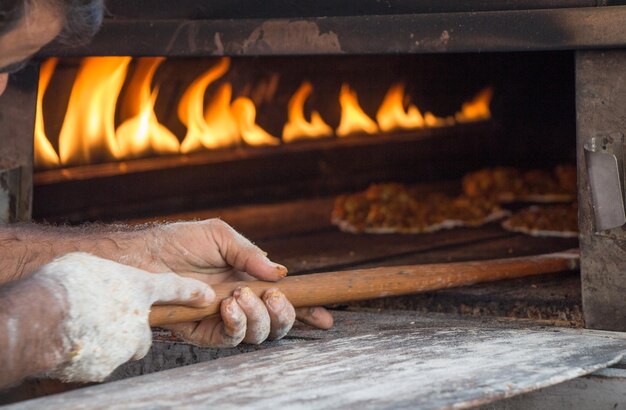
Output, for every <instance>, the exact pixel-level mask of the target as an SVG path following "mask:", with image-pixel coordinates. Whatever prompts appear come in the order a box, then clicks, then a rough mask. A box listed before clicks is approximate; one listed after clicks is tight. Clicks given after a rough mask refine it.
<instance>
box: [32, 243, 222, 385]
mask: <svg viewBox="0 0 626 410" xmlns="http://www.w3.org/2000/svg"><path fill="white" fill-rule="evenodd" d="M31 280H34V281H41V282H42V283H44V284H45V283H50V282H52V283H51V285H55V286H53V287H51V288H55V289H58V290H60V289H63V290H64V291H65V292H59V293H57V294H56V296H57V298H60V299H61V300H64V302H65V303H64V304H65V305H67V307H68V310H67V315H66V317H65V318H64V320H63V324H62V325H61V326H60V328H61V329H62V330H61V331H62V333H63V334H62V335H61V339H62V340H63V347H62V349H63V352H62V356H63V357H65V358H66V360H65V361H64V362H63V364H62V365H61V367H59V368H57V369H55V370H54V371H53V372H52V373H51V376H53V377H58V378H60V379H61V380H63V381H73V382H87V381H101V380H103V379H104V378H105V377H107V376H108V375H109V374H110V373H111V372H112V371H113V370H115V368H117V367H118V366H119V365H120V364H122V363H124V362H126V361H128V360H131V359H134V360H137V359H140V358H142V357H143V356H145V355H146V353H147V352H148V350H149V349H150V346H151V344H152V332H151V330H150V325H149V323H148V315H149V313H150V307H151V306H152V304H153V303H157V302H158V303H173V304H183V305H189V306H196V307H200V306H207V305H208V304H209V303H211V301H212V300H213V299H214V298H215V293H214V292H213V290H212V289H211V288H210V287H209V286H207V285H206V284H205V283H202V282H200V281H197V280H192V279H189V278H182V277H180V276H178V275H176V274H174V273H159V274H154V273H149V272H145V271H142V270H140V269H136V268H133V267H130V266H126V265H121V264H119V263H117V262H113V261H110V260H106V259H101V258H98V257H96V256H93V255H90V254H87V253H70V254H67V255H65V256H63V257H60V258H58V259H56V260H54V261H53V262H51V263H48V264H46V265H43V266H42V267H41V268H39V270H38V271H37V272H35V273H34V275H33V276H32V278H31ZM61 293H62V294H61Z"/></svg>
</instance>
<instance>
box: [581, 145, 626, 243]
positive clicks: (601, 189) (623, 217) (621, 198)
mask: <svg viewBox="0 0 626 410" xmlns="http://www.w3.org/2000/svg"><path fill="white" fill-rule="evenodd" d="M584 149H585V161H586V165H587V175H588V177H589V186H590V188H591V189H590V191H591V204H592V206H593V216H594V218H593V220H594V231H595V232H596V233H603V232H604V233H607V232H606V231H608V230H611V229H615V228H620V227H621V226H623V225H624V224H625V223H626V211H625V206H624V202H625V198H626V196H625V193H624V176H625V175H624V135H623V134H621V133H613V134H610V135H599V136H596V137H592V138H589V139H588V140H587V141H586V142H585V144H584Z"/></svg>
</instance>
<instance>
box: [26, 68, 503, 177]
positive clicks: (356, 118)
mask: <svg viewBox="0 0 626 410" xmlns="http://www.w3.org/2000/svg"><path fill="white" fill-rule="evenodd" d="M164 60H165V59H164V58H162V57H147V58H139V59H137V63H136V64H137V65H136V68H135V70H134V72H133V74H132V77H131V78H130V81H129V85H128V87H127V92H126V93H125V97H124V99H123V100H122V101H121V102H120V104H121V105H120V107H119V109H120V114H121V118H127V119H126V120H125V121H124V122H123V123H122V124H120V125H119V126H118V127H117V129H116V128H115V113H116V109H117V104H118V97H119V95H120V92H121V90H122V86H123V85H124V83H125V80H126V75H127V71H128V68H129V64H130V62H131V57H88V58H85V59H83V60H82V62H81V65H80V68H79V70H78V73H77V76H76V79H75V81H74V84H73V86H72V91H71V94H70V99H69V103H68V107H67V111H66V114H65V118H64V120H63V124H62V127H61V131H60V134H59V150H58V152H57V151H56V150H55V149H54V147H53V146H52V144H51V143H50V140H48V138H47V136H46V133H45V128H44V119H43V115H42V104H43V97H44V93H45V92H46V88H47V87H48V84H49V83H50V78H51V77H52V74H53V73H54V69H55V67H56V64H57V60H56V59H48V60H46V61H45V62H44V63H43V64H42V66H41V75H40V80H39V81H40V83H39V95H38V98H37V117H36V123H35V166H36V167H38V168H55V167H59V166H67V165H80V164H88V163H93V162H96V161H98V159H101V158H103V157H104V158H106V159H109V160H120V159H130V158H137V157H144V156H149V155H160V154H173V153H183V154H186V153H190V152H193V151H197V150H200V149H217V148H223V147H231V146H235V145H240V144H242V143H245V144H247V145H277V144H280V143H281V141H282V142H283V143H289V142H292V141H295V140H299V139H306V138H323V137H332V136H333V135H336V136H337V137H345V136H348V135H352V134H363V133H365V134H376V133H379V132H389V131H393V130H398V129H404V130H407V129H416V128H423V127H440V126H449V125H453V124H455V123H457V122H470V121H481V120H485V119H489V118H490V117H491V113H490V110H489V105H490V102H491V98H492V95H493V90H492V89H491V87H488V88H485V89H484V90H482V91H481V92H479V93H478V94H477V95H476V96H475V97H474V99H473V100H471V101H469V102H466V103H464V104H463V105H462V107H461V110H460V111H459V112H457V113H456V115H455V116H454V117H452V116H450V117H446V118H440V117H437V116H435V115H433V114H432V113H430V112H426V113H425V114H424V115H422V113H421V112H420V110H419V109H418V108H417V107H416V106H415V105H411V104H410V105H408V107H405V104H404V101H405V99H406V97H405V93H404V84H395V85H393V86H391V88H390V89H389V91H388V92H387V94H386V96H385V98H384V100H383V102H382V104H381V105H380V108H379V110H378V112H377V114H376V120H374V119H372V118H370V117H369V116H368V115H367V114H366V113H365V112H364V111H363V109H362V108H361V107H360V106H359V102H358V98H357V94H356V92H355V91H354V90H353V89H351V88H350V86H349V85H348V84H343V85H342V86H341V91H340V93H339V102H340V105H341V120H340V123H339V126H338V127H337V129H335V130H333V129H332V128H331V127H330V126H329V125H328V124H327V123H326V122H325V121H324V120H323V119H322V117H321V115H320V114H319V112H317V111H313V112H312V113H311V116H310V119H307V118H306V116H305V114H304V105H305V102H306V100H307V98H308V97H309V95H311V93H312V92H313V86H312V85H311V84H310V83H309V82H304V83H302V85H301V86H300V88H299V89H298V90H297V91H296V92H295V93H294V94H293V96H292V97H291V99H290V101H289V105H288V121H287V123H286V124H285V125H284V128H283V134H282V140H281V139H279V138H276V137H275V136H273V135H270V134H269V133H268V132H266V131H265V130H264V129H262V128H261V127H260V126H259V125H258V124H257V123H256V107H255V105H254V103H253V102H252V100H251V99H249V98H247V97H237V98H235V99H234V100H233V95H232V86H231V84H230V83H222V84H220V85H218V86H217V89H216V92H215V93H214V96H213V98H212V99H211V100H210V101H208V102H207V103H206V104H205V102H204V100H205V93H206V91H207V89H208V87H209V86H210V85H211V84H213V83H215V82H216V81H217V80H218V79H219V78H221V77H222V76H223V75H224V74H226V72H227V71H228V69H229V67H230V59H228V58H222V59H221V60H220V61H219V62H218V63H217V64H215V65H214V66H213V67H211V68H210V69H209V70H207V71H206V72H204V73H203V74H202V75H200V76H199V77H198V78H197V79H196V80H195V81H193V83H191V85H190V86H189V87H188V88H187V90H186V91H185V92H184V93H183V95H182V97H181V99H180V102H179V104H178V118H179V119H180V121H181V122H182V123H183V124H184V125H185V126H186V127H187V134H186V135H185V137H184V138H183V139H182V142H180V141H179V139H178V138H177V137H176V136H175V135H174V134H173V133H172V132H171V131H170V130H169V129H168V128H167V127H166V126H164V125H163V124H161V123H160V122H159V120H158V118H157V116H156V114H155V112H154V104H155V101H156V98H157V95H158V92H159V87H158V86H156V87H154V88H152V80H153V77H154V74H155V72H156V70H157V68H158V67H159V65H160V64H161V63H162V62H163V61H164Z"/></svg>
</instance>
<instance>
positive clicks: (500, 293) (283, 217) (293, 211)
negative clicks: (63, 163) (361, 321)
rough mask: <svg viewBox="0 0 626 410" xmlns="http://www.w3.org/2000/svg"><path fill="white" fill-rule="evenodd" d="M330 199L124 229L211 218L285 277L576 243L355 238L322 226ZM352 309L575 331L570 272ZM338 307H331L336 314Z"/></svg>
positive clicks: (574, 277)
mask: <svg viewBox="0 0 626 410" xmlns="http://www.w3.org/2000/svg"><path fill="white" fill-rule="evenodd" d="M332 204H333V198H331V197H329V198H319V199H307V200H297V201H291V202H282V203H278V204H263V205H248V206H237V207H230V208H220V209H209V210H203V211H195V212H188V213H181V214H175V215H169V216H166V217H160V218H152V219H142V220H133V221H131V222H132V223H143V222H154V221H180V220H193V219H206V218H215V217H219V218H221V219H223V220H224V221H226V222H228V223H229V224H230V225H232V226H233V227H235V228H236V229H237V230H239V231H240V232H242V233H243V234H244V235H246V236H247V237H248V238H249V239H251V240H252V241H253V242H255V243H256V244H257V245H259V246H260V247H261V248H262V249H263V250H265V251H266V252H268V253H269V256H270V257H271V258H272V259H274V260H276V261H277V262H280V263H282V264H284V265H285V266H287V267H288V268H289V270H290V274H292V275H297V274H307V273H313V272H322V271H334V270H342V269H355V268H364V267H374V266H383V265H387V266H389V265H403V264H418V263H434V262H455V261H465V260H479V259H491V258H504V257H512V256H523V255H532V254H540V253H547V252H555V251H561V250H566V249H571V248H576V247H577V246H578V241H577V240H576V239H563V238H534V237H530V236H526V235H522V234H516V233H511V232H507V231H504V230H503V229H501V228H500V227H499V225H498V224H490V225H487V226H484V227H482V228H472V229H453V230H448V231H440V232H435V233H431V234H423V235H366V234H363V235H355V234H348V233H343V232H340V231H338V230H337V228H336V227H334V226H332V225H331V224H330V222H329V216H330V212H331V209H332ZM351 306H353V307H357V306H358V307H360V308H374V309H403V310H414V311H420V312H439V313H453V314H462V315H473V316H485V315H486V316H498V317H511V318H516V319H532V320H533V321H545V322H547V323H553V324H556V325H559V326H573V327H582V326H583V325H584V323H583V317H582V307H581V291H580V276H579V273H578V272H566V273H560V274H549V275H542V276H536V277H531V278H523V279H515V280H507V281H501V282H493V283H486V284H480V285H474V286H467V287H462V288H457V289H446V290H441V291H437V292H429V293H425V294H421V295H415V296H408V297H394V298H384V299H379V300H375V301H367V302H359V303H354V304H351ZM343 307H344V306H336V308H343Z"/></svg>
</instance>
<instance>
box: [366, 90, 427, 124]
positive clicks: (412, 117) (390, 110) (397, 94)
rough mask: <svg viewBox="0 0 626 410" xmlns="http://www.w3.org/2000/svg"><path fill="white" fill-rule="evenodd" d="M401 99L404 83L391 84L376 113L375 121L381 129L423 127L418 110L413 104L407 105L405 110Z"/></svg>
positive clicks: (421, 117) (422, 120)
mask: <svg viewBox="0 0 626 410" xmlns="http://www.w3.org/2000/svg"><path fill="white" fill-rule="evenodd" d="M403 101H404V84H402V83H399V84H394V85H392V86H391V87H390V88H389V91H387V94H386V95H385V99H384V100H383V103H382V104H381V105H380V108H379V109H378V113H376V121H378V126H379V127H380V130H381V131H383V132H389V131H393V130H396V129H399V128H400V129H409V130H410V129H414V128H421V127H424V125H425V122H424V117H423V116H422V113H421V112H420V110H419V109H418V108H417V107H416V106H415V105H409V107H408V108H407V110H406V111H405V110H404V104H403Z"/></svg>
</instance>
